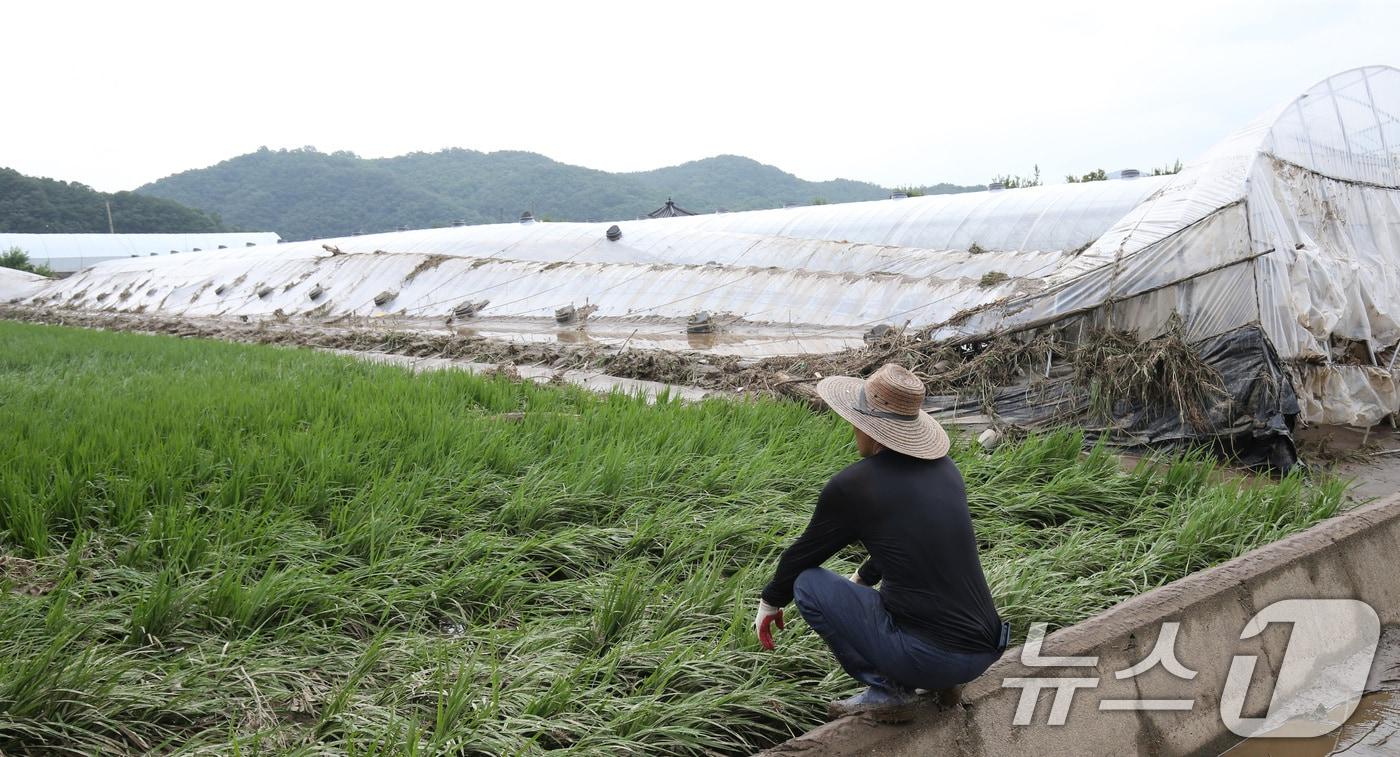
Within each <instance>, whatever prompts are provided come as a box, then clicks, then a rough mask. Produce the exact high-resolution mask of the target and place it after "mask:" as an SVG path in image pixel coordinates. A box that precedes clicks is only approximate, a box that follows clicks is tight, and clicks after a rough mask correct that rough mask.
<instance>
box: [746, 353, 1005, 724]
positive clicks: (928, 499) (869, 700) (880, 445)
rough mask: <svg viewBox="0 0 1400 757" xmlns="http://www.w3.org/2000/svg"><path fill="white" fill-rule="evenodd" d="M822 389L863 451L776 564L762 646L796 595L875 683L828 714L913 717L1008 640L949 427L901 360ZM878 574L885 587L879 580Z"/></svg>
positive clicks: (766, 595)
mask: <svg viewBox="0 0 1400 757" xmlns="http://www.w3.org/2000/svg"><path fill="white" fill-rule="evenodd" d="M817 392H818V393H819V394H820V395H821V397H822V399H824V400H826V402H827V404H828V405H830V406H831V409H832V410H834V411H835V412H836V413H838V414H839V415H840V416H841V417H842V418H844V419H846V420H847V421H849V422H850V423H851V425H852V426H854V427H855V436H856V446H857V448H858V449H859V451H860V455H861V458H862V459H861V460H859V461H857V462H856V463H854V464H852V465H850V466H849V467H847V468H846V469H845V470H843V471H841V472H840V473H838V474H836V475H835V476H834V477H832V479H831V480H830V481H829V482H828V483H827V485H826V487H825V488H824V489H823V490H822V492H821V496H820V497H819V498H818V499H817V506H816V509H815V511H814V512H813V514H812V520H811V523H809V524H808V526H807V530H806V531H804V532H803V534H802V536H801V537H799V538H798V539H797V541H796V542H794V543H793V544H792V546H790V547H788V548H787V550H785V551H784V552H783V554H782V557H781V559H779V561H778V568H777V571H776V572H775V574H774V576H773V580H772V582H770V583H769V584H768V586H767V587H765V588H764V590H763V596H762V599H761V600H760V602H759V605H758V617H757V618H756V619H755V621H754V628H755V630H756V631H757V632H758V638H759V642H760V643H761V644H762V645H763V647H764V648H765V649H772V648H773V637H772V630H771V626H772V625H776V626H777V627H778V628H779V629H781V628H782V627H783V609H782V608H783V607H784V606H785V605H786V604H787V603H788V602H789V601H790V600H793V599H794V598H795V599H796V602H797V608H798V610H799V611H800V612H801V613H802V617H803V618H804V619H805V620H806V621H807V624H808V625H810V626H811V627H812V629H813V630H815V631H816V632H817V633H818V634H820V635H821V637H822V639H824V640H825V641H826V643H827V645H828V646H829V647H831V652H832V654H833V655H835V657H836V660H837V662H839V663H840V664H841V667H842V668H844V669H845V671H846V672H847V673H848V674H850V676H851V677H852V678H854V679H856V680H857V681H860V682H861V683H863V684H865V685H866V686H867V687H868V688H867V689H866V690H865V691H863V692H862V693H860V694H858V695H856V696H854V697H851V698H850V699H845V700H842V701H839V702H834V703H832V705H831V707H830V710H829V712H830V715H831V716H832V717H840V716H842V715H849V714H854V713H868V714H869V715H870V716H871V717H873V718H875V719H878V720H884V721H890V722H898V721H902V720H907V719H908V718H909V717H911V716H912V714H913V713H912V710H913V708H912V705H913V704H914V703H915V702H916V701H917V695H916V690H917V689H925V690H929V691H936V690H940V689H947V688H951V687H953V686H957V685H959V684H962V683H966V682H968V681H971V680H972V679H974V678H976V677H977V676H979V675H981V674H982V672H983V671H985V670H986V669H987V667H988V666H990V665H991V664H992V663H993V662H995V661H996V660H997V658H999V657H1000V656H1001V653H1002V652H1003V651H1004V650H1005V649H1006V644H1007V641H1008V636H1009V633H1010V627H1009V626H1008V625H1007V624H1005V623H1003V622H1002V621H1001V618H1000V617H998V615H997V611H996V607H995V606H994V605H993V602H992V596H991V592H990V591H989V590H988V589H987V580H986V577H985V576H984V575H983V573H982V564H981V562H980V561H979V560H978V557H977V541H976V538H975V536H974V535H973V528H972V517H971V515H970V514H969V513H968V509H967V496H966V492H965V491H964V488H963V480H962V475H961V474H960V473H959V472H958V469H957V467H956V466H955V465H954V464H953V461H952V460H951V459H950V458H948V456H947V454H948V446H949V441H948V434H947V433H946V432H945V431H944V430H943V428H942V427H941V426H940V425H939V424H938V422H937V421H935V420H934V419H933V418H932V417H930V416H929V415H928V414H927V413H925V412H924V411H923V410H922V405H923V399H924V387H923V383H922V382H921V381H919V379H918V377H916V376H915V375H914V374H913V373H910V372H909V371H908V370H906V369H904V368H901V367H899V366H897V365H893V364H891V365H886V366H884V367H882V368H881V369H880V370H878V371H876V372H875V373H874V374H873V375H871V376H870V378H869V379H867V380H865V381H861V380H860V379H855V378H846V377H839V376H833V377H830V378H826V379H822V381H821V382H820V383H819V384H818V385H817ZM857 541H858V542H860V543H861V544H863V545H864V547H865V549H866V550H867V551H868V552H869V555H870V556H869V559H868V560H866V562H865V564H863V565H861V566H860V569H859V570H858V571H856V573H854V574H852V575H851V576H850V578H849V579H846V578H842V577H841V576H838V575H836V574H835V573H832V572H831V571H829V570H826V569H824V568H822V567H820V566H821V564H822V562H824V561H825V560H826V559H827V558H829V557H831V556H832V555H834V554H836V552H838V551H839V550H841V549H842V548H844V547H846V546H847V545H850V544H852V543H855V542H857ZM876 584H879V585H880V588H879V589H878V590H876V589H875V588H873V587H874V586H875V585H876Z"/></svg>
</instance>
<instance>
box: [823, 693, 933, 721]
mask: <svg viewBox="0 0 1400 757" xmlns="http://www.w3.org/2000/svg"><path fill="white" fill-rule="evenodd" d="M918 703H919V697H918V695H917V694H915V693H914V692H912V691H906V690H904V689H893V688H886V687H884V686H871V687H870V688H868V689H866V690H865V691H862V692H861V693H859V694H856V695H855V696H853V697H851V698H850V699H842V700H840V701H838V702H832V703H831V704H829V705H827V707H826V714H827V717H829V718H831V719H832V720H835V719H836V718H843V717H846V716H847V715H866V716H869V717H870V719H871V720H874V721H876V722H879V723H906V722H908V721H910V720H913V718H914V707H915V705H917V704H918Z"/></svg>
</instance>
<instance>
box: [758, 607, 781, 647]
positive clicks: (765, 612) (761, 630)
mask: <svg viewBox="0 0 1400 757" xmlns="http://www.w3.org/2000/svg"><path fill="white" fill-rule="evenodd" d="M774 622H776V623H777V624H778V630H779V631H781V630H783V608H781V607H774V606H772V605H770V604H768V603H767V602H764V601H763V600H762V599H760V600H758V617H756V618H754V621H753V630H754V631H755V632H756V633H758V643H759V645H760V646H762V647H763V648H764V649H772V648H773V632H772V631H770V630H768V624H770V623H774Z"/></svg>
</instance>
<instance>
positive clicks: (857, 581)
mask: <svg viewBox="0 0 1400 757" xmlns="http://www.w3.org/2000/svg"><path fill="white" fill-rule="evenodd" d="M851 583H853V584H857V585H859V586H864V585H865V582H864V581H862V580H860V569H859V568H857V569H856V572H854V573H852V574H851Z"/></svg>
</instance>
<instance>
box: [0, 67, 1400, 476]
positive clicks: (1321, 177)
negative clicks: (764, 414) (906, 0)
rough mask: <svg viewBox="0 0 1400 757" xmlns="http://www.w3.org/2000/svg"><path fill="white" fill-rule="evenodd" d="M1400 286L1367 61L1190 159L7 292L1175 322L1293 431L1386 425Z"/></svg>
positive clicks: (413, 317)
mask: <svg viewBox="0 0 1400 757" xmlns="http://www.w3.org/2000/svg"><path fill="white" fill-rule="evenodd" d="M1125 175H1128V176H1132V173H1131V172H1128V173H1126V174H1125ZM1398 288H1400V70H1397V69H1394V68H1390V67H1384V66H1373V67H1366V68H1359V69H1354V70H1351V71H1346V72H1343V73H1339V74H1336V75H1334V76H1331V77H1329V78H1327V79H1326V80H1324V81H1322V82H1320V83H1318V84H1317V85H1315V86H1313V87H1311V88H1310V89H1308V90H1307V91H1305V92H1303V93H1302V94H1300V95H1299V96H1298V97H1296V98H1295V99H1293V100H1291V101H1289V102H1288V103H1285V104H1283V105H1282V106H1280V107H1278V108H1276V109H1274V110H1273V111H1271V112H1269V113H1267V114H1265V115H1264V116H1262V117H1261V118H1259V119H1258V120H1256V121H1255V122H1253V123H1251V124H1249V125H1247V126H1245V127H1244V128H1242V129H1241V130H1239V131H1238V132H1236V133H1235V134H1233V135H1231V136H1229V137H1227V138H1226V139H1224V140H1223V141H1221V142H1220V143H1219V144H1217V145H1216V146H1215V147H1214V148H1212V149H1211V150H1209V151H1208V152H1207V153H1206V154H1205V155H1203V156H1201V157H1200V158H1198V159H1196V160H1194V161H1191V162H1189V163H1188V164H1186V166H1185V167H1184V169H1183V170H1182V171H1181V172H1180V173H1177V174H1175V175H1167V176H1133V177H1132V178H1120V179H1114V180H1108V181H1098V182H1089V183H1081V184H1066V185H1056V186H1039V187H1031V188H1021V189H1000V190H996V189H994V190H992V191H986V192H978V193H970V194H961V195H940V196H925V197H901V198H899V199H890V200H883V201H876V202H861V203H850V204H841V205H821V206H812V207H792V208H782V209H774V210H764V211H750V212H739V213H720V214H709V215H695V216H677V217H668V218H655V219H644V220H637V221H619V222H617V223H616V224H608V223H544V222H536V221H534V220H533V219H531V218H523V219H522V221H521V222H520V223H512V224H496V225H486V226H474V227H454V228H439V229H423V230H416V231H404V232H395V233H386V234H377V235H368V236H356V237H348V238H340V239H330V240H316V241H311V242H299V243H289V244H276V245H274V244H261V245H258V246H254V247H248V248H240V249H229V250H222V251H218V252H209V251H205V252H202V253H191V254H182V255H179V256H164V257H140V258H127V259H121V260H111V261H108V262H104V263H101V264H99V265H96V266H93V267H91V268H88V269H86V270H84V271H81V272H79V273H78V274H76V275H74V276H72V277H70V278H68V279H65V280H62V281H57V282H53V283H50V284H47V285H45V286H43V287H42V288H39V289H38V290H37V291H24V292H21V293H20V295H15V296H12V297H11V298H10V299H12V300H13V299H15V298H16V297H20V298H22V299H23V302H24V303H25V304H30V305H39V306H42V307H48V308H79V309H96V310H111V311H116V312H129V313H142V312H144V313H153V312H160V313H165V314H170V315H178V316H189V317H210V318H225V319H239V320H251V321H257V320H260V319H267V318H279V319H285V318H295V317H298V316H307V317H312V318H316V319H321V320H330V319H340V321H341V322H345V321H355V320H357V319H364V321H363V322H366V323H369V322H373V323H379V324H389V323H394V324H396V327H398V328H414V329H420V330H435V329H436V330H441V329H444V328H447V327H448V326H452V327H454V328H462V327H467V328H470V329H472V330H473V332H474V333H478V334H481V335H485V336H491V337H497V338H503V339H523V340H534V341H554V340H556V339H557V340H559V341H564V340H565V338H566V335H565V333H564V331H561V329H564V330H566V331H567V336H568V339H569V341H571V342H576V341H578V340H580V339H582V340H585V341H587V342H590V343H592V344H595V345H598V346H600V347H603V348H608V347H617V346H630V347H632V348H660V349H668V350H692V349H702V350H706V351H709V352H714V353H724V354H734V355H741V356H744V357H746V358H759V357H764V356H772V355H783V354H801V353H826V352H835V351H838V350H842V349H846V348H854V347H860V346H861V345H862V344H863V336H864V335H866V333H867V332H868V331H869V330H870V329H871V328H872V327H879V326H881V325H888V326H889V327H891V328H892V329H895V330H899V331H900V333H922V334H923V335H924V336H925V337H926V338H928V339H930V340H934V341H939V342H945V343H950V344H957V345H963V346H964V347H965V348H967V349H971V350H976V349H978V345H979V344H985V343H987V342H988V341H989V340H991V339H992V338H994V337H997V338H1001V337H1005V336H1007V335H1016V334H1020V335H1022V338H1024V339H1026V340H1031V339H1033V338H1035V337H1037V336H1041V337H1043V336H1047V335H1048V338H1049V339H1050V340H1051V342H1052V343H1054V344H1072V343H1075V342H1076V340H1079V341H1082V340H1083V339H1084V338H1085V333H1086V330H1090V329H1096V328H1097V329H1113V330H1116V331H1120V332H1130V333H1132V334H1135V335H1136V336H1137V337H1138V338H1140V339H1143V340H1147V339H1151V338H1153V337H1157V336H1159V335H1162V334H1164V333H1167V332H1168V331H1172V330H1179V331H1180V333H1181V334H1182V335H1183V336H1184V338H1185V340H1186V341H1188V342H1189V343H1190V344H1191V345H1193V347H1194V348H1195V349H1196V350H1197V351H1198V352H1199V354H1200V355H1202V356H1203V357H1204V358H1205V359H1206V361H1207V362H1209V363H1210V364H1211V365H1212V366H1213V367H1214V368H1215V370H1217V371H1218V372H1219V374H1220V375H1221V376H1222V377H1223V381H1224V383H1225V384H1226V389H1227V393H1228V394H1229V395H1230V396H1229V399H1230V400H1231V402H1230V403H1227V404H1228V407H1222V408H1213V409H1211V413H1210V426H1211V427H1212V428H1211V429H1210V430H1211V432H1212V434H1213V435H1214V436H1231V437H1237V438H1238V437H1246V438H1254V439H1257V440H1260V441H1262V442H1264V446H1265V447H1269V446H1270V445H1273V446H1274V447H1277V446H1278V444H1279V443H1282V445H1283V446H1284V447H1287V448H1288V450H1289V451H1291V446H1292V445H1291V441H1290V429H1291V426H1292V423H1293V421H1294V419H1295V418H1301V419H1302V420H1303V421H1305V422H1309V423H1335V424H1351V425H1361V426H1369V425H1371V424H1374V423H1376V422H1378V421H1380V420H1381V419H1383V418H1385V417H1386V416H1388V415H1390V414H1391V413H1394V412H1395V411H1396V410H1397V408H1400V397H1397V392H1396V383H1395V380H1394V372H1393V371H1394V368H1395V362H1396V355H1397V350H1396V343H1397V341H1400V323H1398V320H1400V318H1398V316H1400V301H1397V298H1396V297H1395V292H1396V291H1400V289H1398ZM368 319H379V320H374V321H369V320H368ZM697 322H698V323H703V324H705V326H706V328H705V329H702V330H703V331H705V332H709V333H706V334H704V337H705V338H704V339H697V335H696V333H695V332H696V331H697V329H695V328H693V326H694V325H695V324H696V323H697ZM1056 340H1058V341H1056ZM1056 349H1057V348H1054V347H1051V348H1048V349H1047V351H1046V353H1045V355H1046V357H1045V359H1044V360H1042V361H1041V362H1042V363H1046V364H1045V365H1044V366H1042V367H1043V371H1041V370H1039V369H1037V370H1026V371H1023V374H1024V379H1025V382H1030V383H1038V384H1039V385H1040V387H1039V389H1038V391H1040V392H1041V393H1042V394H1041V395H1040V396H1041V397H1043V396H1045V395H1044V392H1046V391H1050V392H1051V393H1052V394H1053V393H1054V392H1055V391H1056V390H1055V381H1056V379H1057V377H1059V376H1061V375H1063V369H1064V367H1063V366H1060V367H1057V366H1056V365H1055V364H1054V363H1055V356H1056V355H1057V354H1060V353H1058V352H1056ZM1047 387H1048V389H1047ZM1067 391H1068V390H1066V392H1067ZM1058 396H1060V397H1061V399H1065V398H1066V397H1068V394H1066V393H1065V392H1062V393H1061V395H1058ZM954 401H955V402H956V401H958V400H956V399H955V400H954ZM1013 401H1015V402H1019V403H1020V404H1019V406H1017V407H1019V409H1017V407H1013V406H1012V405H1013V404H1014V402H1013ZM1066 401H1070V402H1071V404H1072V403H1074V402H1079V403H1082V402H1083V398H1082V397H1081V398H1077V399H1072V401H1071V400H1070V399H1066ZM1053 404H1054V403H1050V405H1053ZM1046 406H1047V405H1046V403H1044V402H1042V401H1035V402H1032V401H1030V398H1029V397H1028V396H1027V394H1026V392H1025V391H1024V390H1018V389H1017V388H1016V387H1010V388H1008V390H1007V391H1006V392H1004V393H1003V394H1002V395H1000V396H998V397H997V398H995V399H994V401H992V402H991V403H990V408H991V409H992V410H993V411H995V412H996V413H998V414H1000V415H1001V416H1002V417H1004V418H1006V419H1010V420H1012V421H1017V420H1018V419H1019V420H1024V421H1026V422H1033V421H1034V420H1035V418H1034V417H1032V416H1034V415H1035V413H1034V412H1031V411H1035V410H1037V409H1043V408H1044V407H1046ZM1139 421H1140V422H1138V423H1136V424H1135V425H1134V426H1133V429H1132V434H1131V436H1132V437H1133V438H1134V439H1135V440H1137V441H1147V442H1151V441H1161V440H1170V439H1173V438H1180V437H1193V436H1199V435H1201V429H1200V428H1193V427H1191V425H1190V424H1186V423H1185V422H1184V420H1183V419H1182V418H1180V417H1178V418H1177V419H1176V420H1175V421H1173V422H1164V421H1162V420H1161V419H1153V418H1141V419H1139ZM1275 452H1278V450H1277V449H1275V450H1274V452H1267V453H1261V454H1268V455H1273V454H1274V453H1275ZM1280 454H1284V453H1280Z"/></svg>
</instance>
